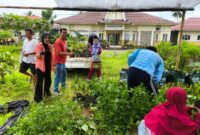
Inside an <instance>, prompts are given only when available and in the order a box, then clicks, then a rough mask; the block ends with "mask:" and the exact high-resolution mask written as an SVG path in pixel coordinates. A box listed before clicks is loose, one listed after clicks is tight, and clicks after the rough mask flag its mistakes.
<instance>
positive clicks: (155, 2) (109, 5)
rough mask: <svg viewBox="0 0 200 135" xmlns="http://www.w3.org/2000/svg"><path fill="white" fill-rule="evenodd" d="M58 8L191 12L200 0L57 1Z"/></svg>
mask: <svg viewBox="0 0 200 135" xmlns="http://www.w3.org/2000/svg"><path fill="white" fill-rule="evenodd" d="M55 2H56V3H57V7H59V8H64V9H82V10H115V11H116V10H136V11H137V10H143V11H144V10H150V11H151V10H174V9H179V10H181V9H183V10H190V9H193V8H194V6H196V5H198V4H200V0H55Z"/></svg>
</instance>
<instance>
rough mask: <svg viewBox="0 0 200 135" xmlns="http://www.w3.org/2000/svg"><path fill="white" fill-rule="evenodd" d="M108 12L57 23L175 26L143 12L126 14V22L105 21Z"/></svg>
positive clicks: (88, 13) (68, 18)
mask: <svg viewBox="0 0 200 135" xmlns="http://www.w3.org/2000/svg"><path fill="white" fill-rule="evenodd" d="M105 16H106V12H85V13H81V14H78V15H75V16H71V17H67V18H63V19H60V20H57V21H55V23H58V24H97V23H120V24H121V23H123V24H127V23H129V24H137V25H139V24H143V25H144V24H145V25H175V23H174V22H172V21H169V20H166V19H163V18H160V17H156V16H152V15H149V14H146V13H142V12H127V13H125V16H126V21H124V20H104V19H105Z"/></svg>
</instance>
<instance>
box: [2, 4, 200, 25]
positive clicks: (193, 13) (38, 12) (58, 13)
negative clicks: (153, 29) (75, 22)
mask: <svg viewBox="0 0 200 135" xmlns="http://www.w3.org/2000/svg"><path fill="white" fill-rule="evenodd" d="M0 5H3V6H5V5H7V6H8V5H9V6H16V5H20V6H25V5H26V6H32V7H34V6H40V7H55V6H56V3H55V2H54V0H0ZM28 11H32V12H33V14H34V15H37V16H40V15H41V10H29V9H6V8H0V15H1V14H3V13H14V14H18V15H26V13H27V12H28ZM77 13H79V12H78V11H61V10H60V11H58V10H56V11H54V14H55V15H56V16H57V18H56V19H60V18H64V17H68V16H72V15H75V14H77ZM148 13H149V14H151V15H155V16H158V17H162V18H165V19H169V20H172V21H176V19H174V18H173V17H172V12H148ZM190 17H200V5H198V6H196V7H195V10H194V11H188V12H187V13H186V18H190Z"/></svg>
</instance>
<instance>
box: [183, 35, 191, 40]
mask: <svg viewBox="0 0 200 135" xmlns="http://www.w3.org/2000/svg"><path fill="white" fill-rule="evenodd" d="M182 39H183V40H190V35H183V37H182Z"/></svg>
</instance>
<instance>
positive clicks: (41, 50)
mask: <svg viewBox="0 0 200 135" xmlns="http://www.w3.org/2000/svg"><path fill="white" fill-rule="evenodd" d="M35 66H36V74H37V81H36V87H35V96H34V100H35V101H36V102H40V101H42V99H43V94H44V95H45V96H47V97H50V96H51V92H50V86H51V70H53V69H54V63H53V56H52V45H51V44H50V34H49V33H43V35H42V37H41V42H40V43H38V44H37V46H36V64H35ZM43 84H44V85H43ZM43 88H44V90H43Z"/></svg>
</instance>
